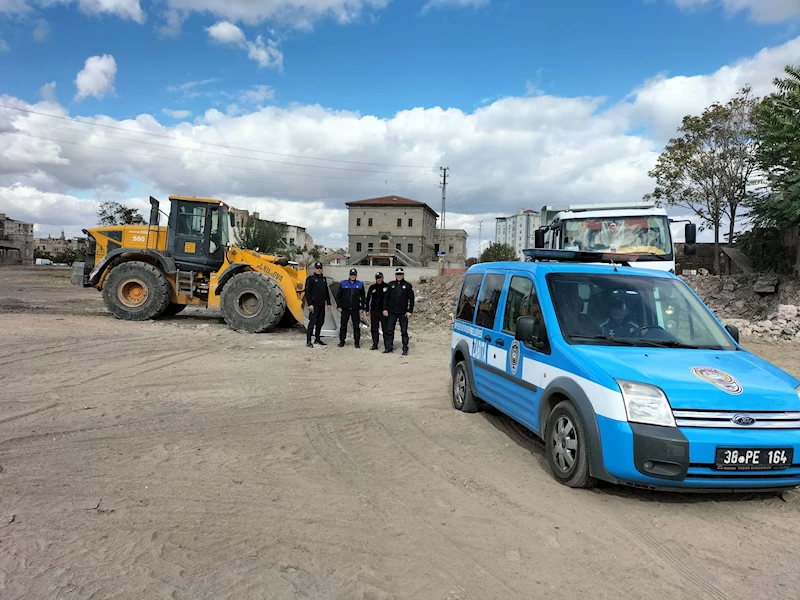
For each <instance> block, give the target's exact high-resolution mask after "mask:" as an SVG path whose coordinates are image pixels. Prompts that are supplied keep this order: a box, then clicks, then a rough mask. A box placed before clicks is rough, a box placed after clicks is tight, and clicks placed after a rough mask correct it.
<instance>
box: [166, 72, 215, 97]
mask: <svg viewBox="0 0 800 600" xmlns="http://www.w3.org/2000/svg"><path fill="white" fill-rule="evenodd" d="M218 81H219V79H217V78H215V77H212V78H210V79H202V80H199V81H187V82H186V83H181V84H177V85H170V86H168V87H167V91H168V92H172V93H181V94H182V95H183V96H184V97H186V98H197V97H199V96H201V95H202V93H201V92H199V91H198V90H197V88H200V87H204V86H207V85H208V84H210V83H217V82H218Z"/></svg>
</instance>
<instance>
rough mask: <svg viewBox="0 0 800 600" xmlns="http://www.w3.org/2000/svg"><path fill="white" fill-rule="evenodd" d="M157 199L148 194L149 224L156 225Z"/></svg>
mask: <svg viewBox="0 0 800 600" xmlns="http://www.w3.org/2000/svg"><path fill="white" fill-rule="evenodd" d="M158 217H159V214H158V200H156V199H155V198H153V197H152V196H150V225H154V226H156V227H158Z"/></svg>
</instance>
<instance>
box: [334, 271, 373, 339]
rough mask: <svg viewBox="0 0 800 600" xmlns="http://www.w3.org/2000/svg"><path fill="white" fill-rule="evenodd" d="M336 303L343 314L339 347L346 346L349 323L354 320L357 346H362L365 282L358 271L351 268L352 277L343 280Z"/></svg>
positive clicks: (354, 336)
mask: <svg viewBox="0 0 800 600" xmlns="http://www.w3.org/2000/svg"><path fill="white" fill-rule="evenodd" d="M336 304H337V305H338V306H339V312H340V313H341V314H342V318H341V322H340V323H339V348H341V347H343V346H344V340H345V339H346V338H347V323H348V322H349V321H352V322H353V340H354V341H355V346H356V348H360V347H361V328H360V324H361V318H360V316H359V315H360V314H361V313H362V312H364V306H365V304H366V303H365V301H364V283H363V282H362V281H359V280H358V271H356V270H355V269H350V277H348V278H347V279H345V280H344V281H343V282H342V285H341V287H339V291H338V292H337V293H336Z"/></svg>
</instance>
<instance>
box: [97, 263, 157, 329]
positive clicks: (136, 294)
mask: <svg viewBox="0 0 800 600" xmlns="http://www.w3.org/2000/svg"><path fill="white" fill-rule="evenodd" d="M103 300H105V303H106V307H108V310H110V311H111V314H113V315H114V316H115V317H117V318H118V319H124V320H126V321H147V320H148V319H154V318H155V317H157V316H158V315H160V314H161V313H163V312H164V310H165V309H166V307H167V305H168V304H169V282H167V278H166V277H164V274H163V273H162V272H161V271H159V270H158V269H157V268H156V267H154V266H153V265H151V264H148V263H144V262H139V261H131V262H124V263H122V264H120V265H117V266H116V267H114V268H113V269H112V270H111V273H109V274H108V277H107V278H106V281H105V283H104V284H103Z"/></svg>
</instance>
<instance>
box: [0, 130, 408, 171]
mask: <svg viewBox="0 0 800 600" xmlns="http://www.w3.org/2000/svg"><path fill="white" fill-rule="evenodd" d="M7 133H9V134H11V135H23V136H26V137H31V138H36V139H39V140H45V141H48V142H56V143H58V144H71V145H73V146H82V147H84V148H93V149H95V150H106V151H111V152H120V153H121V154H130V155H131V156H141V157H144V158H158V159H163V160H176V161H179V162H182V163H194V164H198V165H206V166H209V167H218V168H221V169H241V170H244V171H255V172H257V173H274V174H276V175H294V176H299V177H313V178H315V179H340V180H343V181H369V182H370V183H381V182H392V183H416V181H415V180H412V179H359V178H355V177H335V176H333V175H313V174H309V173H288V172H286V171H273V170H271V169H256V168H253V167H240V166H237V165H221V164H217V163H210V162H203V161H199V160H191V159H188V158H176V157H173V156H156V155H153V154H143V153H141V152H131V151H129V150H119V149H117V148H104V147H102V146H92V145H91V144H81V143H80V142H69V141H67V140H56V139H53V138H48V137H44V136H41V135H34V134H32V133H28V132H26V131H9V132H7Z"/></svg>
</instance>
